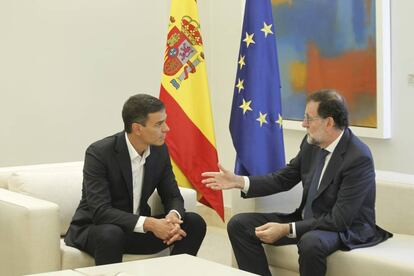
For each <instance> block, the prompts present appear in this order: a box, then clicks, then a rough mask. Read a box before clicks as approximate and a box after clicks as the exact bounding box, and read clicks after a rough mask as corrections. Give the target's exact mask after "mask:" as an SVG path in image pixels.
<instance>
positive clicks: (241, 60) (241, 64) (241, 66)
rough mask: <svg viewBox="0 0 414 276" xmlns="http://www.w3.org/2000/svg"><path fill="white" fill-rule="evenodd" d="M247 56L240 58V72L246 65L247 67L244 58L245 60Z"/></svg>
mask: <svg viewBox="0 0 414 276" xmlns="http://www.w3.org/2000/svg"><path fill="white" fill-rule="evenodd" d="M245 57H246V56H242V55H241V56H240V59H239V65H240V70H241V69H242V68H243V66H244V65H246V63H245V62H244V58H245Z"/></svg>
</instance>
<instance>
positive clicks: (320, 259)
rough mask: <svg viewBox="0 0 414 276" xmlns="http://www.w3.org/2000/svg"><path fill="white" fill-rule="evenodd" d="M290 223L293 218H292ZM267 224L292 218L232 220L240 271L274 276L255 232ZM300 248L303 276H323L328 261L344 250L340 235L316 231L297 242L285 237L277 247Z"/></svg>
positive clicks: (230, 226) (230, 228) (245, 216)
mask: <svg viewBox="0 0 414 276" xmlns="http://www.w3.org/2000/svg"><path fill="white" fill-rule="evenodd" d="M290 219H291V218H290ZM268 222H278V223H288V222H291V220H290V221H289V218H288V217H286V216H283V215H280V214H275V213H269V214H264V213H244V214H238V215H236V216H234V217H232V218H231V220H230V221H229V223H228V224H227V231H228V234H229V238H230V242H231V245H232V247H233V251H234V255H235V257H236V260H237V263H238V265H239V268H240V269H242V270H245V271H248V272H252V273H256V274H259V275H264V276H268V275H271V273H270V270H269V266H268V262H267V259H266V254H265V251H264V249H263V246H262V242H261V241H260V240H259V238H257V237H256V235H255V228H256V227H258V226H260V225H263V224H266V223H268ZM287 244H297V246H298V253H299V271H300V275H301V276H319V275H320V276H322V275H325V273H326V258H327V256H329V255H330V254H331V253H333V252H335V251H336V250H338V249H340V248H341V246H342V243H341V240H340V238H339V234H338V233H337V232H330V231H322V230H314V231H309V232H307V233H305V234H304V235H302V236H301V237H298V238H296V239H290V238H287V237H284V238H282V239H280V240H279V241H277V242H276V243H274V244H273V245H275V246H281V245H287Z"/></svg>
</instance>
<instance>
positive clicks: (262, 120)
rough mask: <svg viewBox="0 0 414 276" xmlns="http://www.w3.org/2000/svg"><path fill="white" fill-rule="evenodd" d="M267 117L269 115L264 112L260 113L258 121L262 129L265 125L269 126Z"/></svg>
mask: <svg viewBox="0 0 414 276" xmlns="http://www.w3.org/2000/svg"><path fill="white" fill-rule="evenodd" d="M266 117H267V113H264V114H262V112H259V118H257V119H256V121H259V123H260V127H262V125H263V124H268V122H267V120H266Z"/></svg>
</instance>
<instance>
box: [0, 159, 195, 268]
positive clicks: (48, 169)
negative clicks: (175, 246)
mask: <svg viewBox="0 0 414 276" xmlns="http://www.w3.org/2000/svg"><path fill="white" fill-rule="evenodd" d="M82 167H83V162H69V163H54V164H42V165H30V166H18V167H6V168H0V245H1V246H0V275H23V274H31V273H38V272H46V271H54V270H63V269H72V268H78V267H85V266H93V265H94V260H93V258H92V257H91V256H89V255H88V254H86V253H84V252H82V251H80V250H78V249H76V248H73V247H69V246H66V245H65V243H64V242H63V239H62V236H63V235H64V234H65V233H66V230H67V228H68V226H69V223H70V221H71V219H72V216H73V213H74V212H75V209H76V207H77V205H78V203H79V200H80V196H81V188H82ZM180 191H181V194H182V196H183V197H184V201H185V208H186V210H187V211H193V212H195V208H196V193H195V191H194V190H191V189H186V188H180ZM150 205H151V207H152V210H153V214H157V213H161V212H162V204H161V200H160V198H159V197H158V194H157V193H154V194H153V195H152V196H151V198H150ZM167 254H168V250H164V251H162V252H159V253H157V254H154V255H124V257H123V260H124V261H130V260H137V259H146V258H151V257H155V256H162V255H167Z"/></svg>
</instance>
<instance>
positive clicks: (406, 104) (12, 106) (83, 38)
mask: <svg viewBox="0 0 414 276" xmlns="http://www.w3.org/2000/svg"><path fill="white" fill-rule="evenodd" d="M391 2H392V7H391V17H392V22H391V36H392V37H391V38H392V53H391V58H392V126H393V127H392V138H391V139H389V140H379V139H366V138H363V140H364V141H365V142H366V143H367V144H368V145H369V146H370V147H371V149H372V152H373V155H374V159H375V163H376V168H377V169H381V170H394V171H398V172H403V173H411V174H414V162H413V161H412V158H413V156H414V150H413V149H412V147H411V143H410V142H409V141H411V140H412V136H414V131H413V128H412V125H411V124H410V122H411V121H412V117H413V115H412V114H413V113H412V112H410V111H411V110H412V105H413V103H414V86H410V85H408V82H407V77H408V74H413V73H414V54H413V52H412V49H414V38H413V37H412V35H411V26H413V25H414V18H413V17H412V15H411V11H412V10H414V1H408V0H402V1H391ZM198 3H199V11H200V21H201V26H202V33H203V38H204V44H205V52H206V62H207V70H208V74H209V75H208V77H209V83H210V90H211V91H210V92H211V97H212V105H213V106H212V108H213V114H214V119H215V125H216V138H217V148H218V151H219V159H220V162H221V163H223V164H224V165H225V166H226V167H227V168H229V169H232V167H233V163H234V157H235V152H234V149H233V146H232V142H231V139H230V134H229V131H228V122H229V116H230V105H231V100H232V93H233V85H234V78H235V73H236V64H237V55H238V50H239V49H238V47H239V42H240V36H241V33H240V31H241V21H242V9H243V0H226V1H222V0H199V1H198ZM169 4H170V1H167V0H152V1H135V0H129V1H126V0H125V1H120V0H105V1H102V0H101V1H98V0H89V1H82V0H71V1H68V0H2V1H0V34H1V36H0V39H1V43H0V126H1V133H0V139H1V140H0V166H8V165H10V166H11V165H20V164H35V163H44V162H61V161H73V160H81V159H83V154H84V150H85V148H86V146H87V145H88V144H90V143H91V142H93V141H95V140H97V139H99V138H102V137H103V136H105V135H110V134H112V133H114V132H116V131H118V130H121V129H122V120H121V116H120V109H121V106H122V104H123V102H124V101H125V99H126V98H127V97H128V96H129V95H131V94H134V93H137V92H146V93H150V94H153V95H158V93H159V85H160V76H161V69H162V58H163V51H164V44H165V38H166V32H167V22H168V16H169ZM303 135H304V132H300V131H292V130H286V131H285V147H286V156H287V160H289V159H290V158H292V157H293V156H294V155H295V154H296V152H297V150H298V145H299V142H300V140H301V139H302V137H303ZM235 200H238V193H228V192H226V193H225V204H226V205H227V206H230V205H236V204H232V203H234V202H235ZM237 205H238V204H237ZM243 205H244V206H249V204H246V202H245V201H244V203H243Z"/></svg>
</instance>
